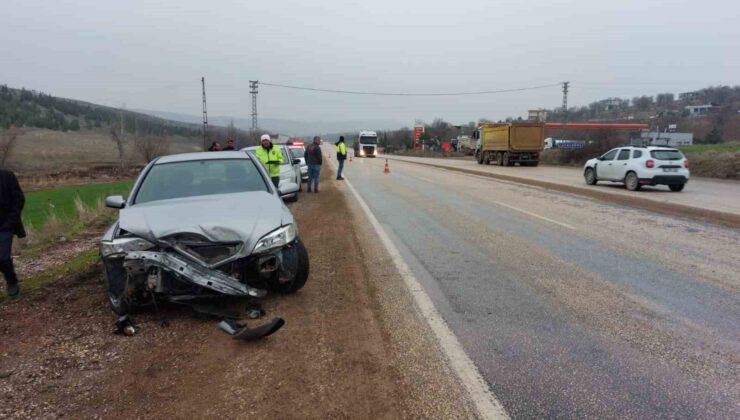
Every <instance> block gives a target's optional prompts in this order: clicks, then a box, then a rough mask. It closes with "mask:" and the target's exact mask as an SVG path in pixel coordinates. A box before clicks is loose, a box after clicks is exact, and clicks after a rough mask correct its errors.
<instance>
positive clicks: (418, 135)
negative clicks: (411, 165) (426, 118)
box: [414, 125, 424, 149]
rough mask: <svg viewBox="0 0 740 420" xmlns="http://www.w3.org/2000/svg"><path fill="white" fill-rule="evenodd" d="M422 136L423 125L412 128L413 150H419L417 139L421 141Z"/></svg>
mask: <svg viewBox="0 0 740 420" xmlns="http://www.w3.org/2000/svg"><path fill="white" fill-rule="evenodd" d="M422 134H424V126H423V125H417V126H416V127H414V149H419V148H421V145H420V144H419V139H421V135H422Z"/></svg>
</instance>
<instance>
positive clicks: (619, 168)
mask: <svg viewBox="0 0 740 420" xmlns="http://www.w3.org/2000/svg"><path fill="white" fill-rule="evenodd" d="M629 163H630V149H620V150H619V153H617V159H616V160H615V161H614V164H613V167H614V179H624V176H625V175H627V169H629Z"/></svg>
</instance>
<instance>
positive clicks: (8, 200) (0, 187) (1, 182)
mask: <svg viewBox="0 0 740 420" xmlns="http://www.w3.org/2000/svg"><path fill="white" fill-rule="evenodd" d="M25 202H26V198H25V196H24V195H23V191H22V190H21V186H20V185H19V184H18V178H16V177H15V174H14V173H13V172H11V171H7V170H4V169H0V271H2V273H3V275H4V276H5V282H6V283H7V285H8V288H7V291H8V292H7V293H8V296H10V297H16V296H18V294H19V293H20V292H21V289H20V286H18V277H16V275H15V267H13V258H12V256H11V250H12V248H13V235H15V236H17V237H19V238H24V237H25V236H26V231H25V229H24V228H23V222H21V212H22V211H23V205H24V204H25Z"/></svg>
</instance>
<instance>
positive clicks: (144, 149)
mask: <svg viewBox="0 0 740 420" xmlns="http://www.w3.org/2000/svg"><path fill="white" fill-rule="evenodd" d="M134 149H135V150H136V151H137V152H138V153H139V155H140V156H141V157H142V158H144V160H145V161H146V162H147V163H149V162H151V161H152V160H153V159H155V158H158V157H160V156H163V155H166V154H167V153H169V150H170V142H169V140H168V139H167V138H166V137H157V136H143V137H136V138H134Z"/></svg>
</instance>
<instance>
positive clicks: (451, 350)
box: [344, 178, 509, 419]
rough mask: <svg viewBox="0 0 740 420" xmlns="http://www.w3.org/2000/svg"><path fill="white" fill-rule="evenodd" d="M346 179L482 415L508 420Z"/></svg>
mask: <svg viewBox="0 0 740 420" xmlns="http://www.w3.org/2000/svg"><path fill="white" fill-rule="evenodd" d="M344 182H345V183H346V185H347V187H348V188H349V190H350V191H351V192H352V194H353V195H354V196H355V198H356V199H357V201H358V203H359V204H360V207H361V208H362V210H363V211H364V212H365V215H366V216H367V218H368V220H369V221H370V223H371V224H372V226H373V228H374V229H375V232H376V233H377V235H378V237H379V238H380V240H381V241H382V243H383V245H384V246H385V248H386V250H387V251H388V253H389V254H390V256H391V258H392V259H393V263H394V264H395V266H396V269H397V270H398V272H399V273H400V274H401V277H403V280H404V282H405V283H406V287H407V288H408V289H409V292H410V293H411V295H412V296H413V297H414V300H415V301H416V306H417V308H418V309H419V312H421V314H422V316H423V317H424V319H425V320H426V321H427V323H428V324H429V327H430V328H431V329H432V331H433V332H434V335H436V336H437V340H438V341H439V344H440V346H441V347H442V351H443V352H444V354H445V355H446V356H447V358H448V360H449V362H450V365H451V368H452V370H453V371H454V372H455V373H456V374H457V376H458V377H459V378H460V382H462V384H463V386H464V387H465V389H466V390H467V392H468V395H469V397H470V399H471V400H472V402H473V404H474V405H475V408H476V410H477V411H478V415H479V417H480V418H483V419H508V418H509V416H508V415H507V414H506V411H505V410H504V407H503V405H501V403H500V402H499V401H498V400H497V399H496V397H495V396H494V395H493V393H492V392H491V390H490V389H489V387H488V384H487V383H486V381H485V380H484V379H483V377H482V376H481V374H480V372H478V369H477V368H476V367H475V364H474V363H473V361H472V360H470V358H469V357H468V355H467V354H466V353H465V350H463V347H462V345H461V344H460V342H459V341H458V340H457V337H456V336H455V334H454V333H453V332H452V330H450V327H449V326H447V323H446V322H445V321H444V319H442V316H441V315H440V314H439V312H438V311H437V308H435V307H434V303H432V300H431V299H430V298H429V295H427V293H426V292H425V291H424V288H423V287H422V286H421V284H420V283H419V281H418V280H417V279H416V277H414V274H413V273H412V271H411V269H410V268H409V266H408V265H407V264H406V262H405V261H404V260H403V258H401V254H400V253H399V252H398V249H397V248H396V246H395V245H394V244H393V242H392V241H391V239H390V237H389V236H388V234H387V233H386V232H385V230H384V229H383V227H382V226H381V225H380V222H379V221H378V219H377V218H376V217H375V215H374V214H373V212H372V211H371V210H370V208H369V207H368V206H367V204H366V203H365V200H363V199H362V197H360V194H359V193H358V192H357V190H355V188H354V187H353V186H352V184H351V183H350V182H349V180H347V179H346V178H345V181H344Z"/></svg>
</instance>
